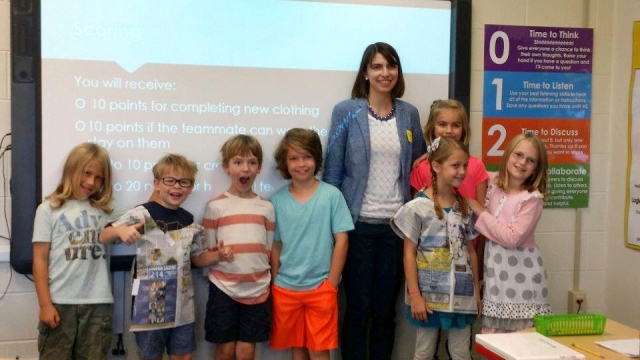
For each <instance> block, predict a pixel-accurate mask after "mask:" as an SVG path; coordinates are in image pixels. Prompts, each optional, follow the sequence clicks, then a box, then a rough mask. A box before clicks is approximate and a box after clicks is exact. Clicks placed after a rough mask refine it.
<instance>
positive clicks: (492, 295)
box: [483, 241, 552, 330]
mask: <svg viewBox="0 0 640 360" xmlns="http://www.w3.org/2000/svg"><path fill="white" fill-rule="evenodd" d="M485 264H486V268H485V273H484V280H485V288H484V300H483V315H484V316H485V317H488V318H494V319H495V320H494V321H491V319H486V320H487V321H488V323H492V322H493V323H494V324H493V325H496V324H495V322H500V321H499V319H511V320H529V321H526V322H522V326H523V328H524V327H526V326H525V325H527V324H529V323H530V319H532V318H533V317H534V316H535V315H536V314H549V313H551V312H552V311H551V306H550V305H549V302H548V300H547V296H548V292H549V289H548V287H547V275H546V272H545V271H544V266H543V265H544V264H543V261H542V256H541V254H540V250H539V249H538V248H537V247H536V248H534V249H525V248H522V247H520V248H516V249H506V248H504V247H502V246H500V245H498V244H496V243H494V242H491V241H487V248H486V249H485ZM485 322H486V321H485V319H483V325H484V326H486V325H485ZM490 327H493V326H490ZM510 330H518V329H510Z"/></svg>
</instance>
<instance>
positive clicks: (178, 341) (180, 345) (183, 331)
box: [134, 323, 196, 358]
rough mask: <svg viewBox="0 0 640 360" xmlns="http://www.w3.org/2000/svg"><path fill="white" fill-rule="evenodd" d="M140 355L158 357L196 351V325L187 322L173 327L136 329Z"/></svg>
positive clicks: (142, 356)
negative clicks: (147, 329)
mask: <svg viewBox="0 0 640 360" xmlns="http://www.w3.org/2000/svg"><path fill="white" fill-rule="evenodd" d="M134 334H135V336H136V344H138V356H140V357H141V358H157V357H159V356H162V355H163V354H164V350H165V348H166V349H167V354H169V355H186V354H190V353H193V352H194V351H196V326H195V324H193V323H192V324H187V325H182V326H178V327H175V328H171V329H159V330H149V331H136V332H135V333H134Z"/></svg>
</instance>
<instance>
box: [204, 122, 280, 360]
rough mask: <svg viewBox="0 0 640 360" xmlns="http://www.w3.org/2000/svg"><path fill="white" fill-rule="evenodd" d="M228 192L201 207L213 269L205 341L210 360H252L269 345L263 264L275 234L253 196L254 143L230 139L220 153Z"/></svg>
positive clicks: (269, 209)
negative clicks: (211, 347) (212, 349)
mask: <svg viewBox="0 0 640 360" xmlns="http://www.w3.org/2000/svg"><path fill="white" fill-rule="evenodd" d="M220 151H221V153H222V163H223V165H222V166H223V169H224V171H225V172H226V173H227V174H228V175H229V177H230V178H231V186H230V187H229V189H228V190H227V191H226V192H224V193H223V194H221V195H220V196H218V197H217V198H215V199H213V200H211V201H209V203H207V205H206V208H205V213H204V219H203V225H204V227H205V234H206V239H207V242H208V246H209V250H210V251H217V252H218V254H219V256H218V259H219V261H218V263H216V264H215V265H213V266H212V267H211V268H210V271H209V275H208V277H209V281H210V284H209V299H208V301H207V314H206V319H205V339H206V340H207V341H209V342H212V343H215V344H216V357H215V358H216V359H217V360H220V359H234V358H236V359H253V358H254V357H255V346H256V343H257V342H262V341H266V340H268V339H269V332H270V329H271V304H270V302H268V301H267V300H268V299H269V287H270V283H271V272H270V270H271V265H270V262H269V258H270V255H271V248H272V245H273V234H274V230H275V212H274V209H273V205H271V203H270V202H269V201H267V200H266V199H264V198H262V197H260V196H258V195H256V194H255V193H254V192H253V189H252V188H253V182H254V180H255V178H256V176H257V175H258V174H259V173H260V169H261V166H262V147H261V146H260V143H259V142H258V140H256V138H254V137H252V136H248V135H236V136H234V137H232V138H230V139H228V140H227V141H226V142H225V143H224V145H222V148H221V149H220Z"/></svg>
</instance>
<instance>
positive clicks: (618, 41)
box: [0, 0, 640, 359]
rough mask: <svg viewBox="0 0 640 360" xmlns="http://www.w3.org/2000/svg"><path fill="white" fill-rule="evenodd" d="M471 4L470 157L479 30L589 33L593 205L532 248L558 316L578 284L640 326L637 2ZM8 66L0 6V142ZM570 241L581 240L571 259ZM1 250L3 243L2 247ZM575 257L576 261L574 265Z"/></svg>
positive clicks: (8, 351)
mask: <svg viewBox="0 0 640 360" xmlns="http://www.w3.org/2000/svg"><path fill="white" fill-rule="evenodd" d="M472 6H473V20H472V31H473V34H472V88H471V94H472V95H471V121H472V131H473V133H474V134H476V135H475V136H474V139H475V141H472V152H473V153H474V155H476V156H480V155H481V154H480V148H481V147H480V141H479V139H480V138H481V136H479V135H478V134H480V132H481V129H482V125H481V124H482V76H483V60H482V59H483V54H482V51H483V41H484V25H485V24H506V25H532V26H561V27H593V28H594V30H595V31H594V35H595V41H594V42H595V50H594V67H593V107H592V109H593V112H592V127H591V135H592V141H591V155H592V156H591V165H592V166H591V168H592V171H591V189H590V199H589V204H590V206H589V208H588V209H583V210H573V209H562V210H545V211H544V212H543V216H542V220H541V222H540V225H539V227H538V242H539V245H540V247H541V248H542V250H543V252H544V257H545V263H546V266H547V271H548V275H549V282H550V296H551V303H552V306H553V307H554V309H555V310H556V312H560V313H562V312H566V310H567V291H568V290H570V289H572V288H574V282H576V284H575V287H576V288H580V289H582V290H585V291H586V292H587V302H586V305H587V311H588V312H598V313H603V314H605V315H606V316H607V317H609V318H612V319H615V320H616V321H620V322H623V323H626V324H628V325H630V326H634V327H636V328H640V305H639V304H640V302H639V300H640V276H638V274H639V273H640V261H639V260H640V252H638V251H634V250H631V249H628V248H626V247H624V240H623V239H624V236H623V233H622V231H623V222H622V221H623V219H622V216H623V214H624V195H625V194H624V187H625V174H626V143H625V141H626V138H627V128H626V127H627V98H628V89H629V79H630V68H631V66H630V61H631V24H632V21H633V20H634V19H640V3H639V2H637V1H633V0H561V1H559V0H473V5H472ZM9 59H10V57H9V1H8V0H0V136H1V135H4V134H5V133H7V132H9V131H10V99H9V98H10V85H9V77H10V71H9V69H10V67H9V62H10V61H9ZM8 164H9V163H8V162H7V165H8ZM0 169H2V168H1V167H0ZM7 171H8V170H7ZM2 191H3V187H2V186H0V197H1V199H0V201H2V202H3V201H4V200H5V199H6V197H5V195H4V193H2ZM7 200H9V201H10V199H7ZM1 212H2V210H1V209H0V235H6V234H7V231H6V226H4V220H3V217H4V216H3V214H1ZM8 215H10V214H8ZM636 226H637V225H636ZM576 235H579V236H576ZM576 239H578V240H579V243H580V246H579V248H578V249H579V252H578V253H576V246H575V244H576ZM0 241H1V240H0ZM1 246H2V243H1V242H0V249H1ZM1 252H2V251H1V250H0V258H1V256H2V255H1ZM576 255H577V256H576ZM574 256H575V257H577V258H578V263H577V264H576V263H575V262H574ZM575 270H577V271H575ZM7 286H8V290H7V292H6V295H4V297H3V298H2V299H0V319H1V320H0V357H3V356H5V357H11V358H14V357H15V356H16V355H20V358H21V359H28V358H37V351H36V340H35V339H36V337H37V332H36V329H35V325H36V321H37V314H38V303H37V299H36V295H35V292H34V288H33V284H32V283H31V282H30V281H29V280H27V279H26V278H25V277H24V276H22V275H18V274H16V273H15V272H12V271H10V268H9V265H8V263H6V262H0V297H1V296H2V294H3V290H4V288H5V287H7ZM197 291H198V294H199V295H198V307H199V308H200V310H201V311H200V314H201V315H202V316H203V314H204V311H203V308H204V300H203V299H204V295H205V293H206V288H205V287H204V284H200V283H199V284H198V289H197ZM396 344H397V347H396V351H395V355H394V358H395V359H409V358H411V355H410V354H411V352H412V344H413V338H412V335H411V329H410V328H409V327H407V326H406V323H403V324H401V325H400V327H399V330H398V332H397V343H396ZM127 349H128V350H129V355H130V356H129V357H130V358H134V357H133V349H132V348H131V346H129V347H128V348H127ZM209 350H210V347H209V346H206V345H203V346H201V348H200V351H199V355H200V356H199V358H205V357H206V356H205V354H206V353H207V351H209ZM260 352H261V358H265V359H266V358H268V359H280V358H288V357H287V356H286V355H283V354H280V353H274V352H271V351H269V350H268V349H266V348H263V347H261V351H260Z"/></svg>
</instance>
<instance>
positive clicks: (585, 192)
mask: <svg viewBox="0 0 640 360" xmlns="http://www.w3.org/2000/svg"><path fill="white" fill-rule="evenodd" d="M592 60H593V29H587V28H561V27H540V26H510V25H509V26H507V25H485V41H484V84H483V89H484V98H483V121H482V160H483V161H484V163H485V164H486V165H487V168H488V169H489V170H492V171H496V170H497V169H498V166H499V164H500V159H501V157H502V154H503V153H504V149H505V147H506V146H507V144H508V143H509V141H510V140H511V138H513V137H514V136H516V135H518V134H520V133H524V132H533V133H534V134H536V135H537V136H538V137H539V138H540V139H541V140H542V141H543V142H544V143H545V146H546V148H547V153H548V155H549V179H550V183H551V184H550V185H551V186H550V188H551V197H550V199H549V201H547V202H546V203H545V207H548V208H584V207H588V206H589V172H590V165H589V164H590V163H589V158H590V154H591V152H590V126H591V125H590V124H591V77H592V75H591V74H592V63H593V61H592Z"/></svg>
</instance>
